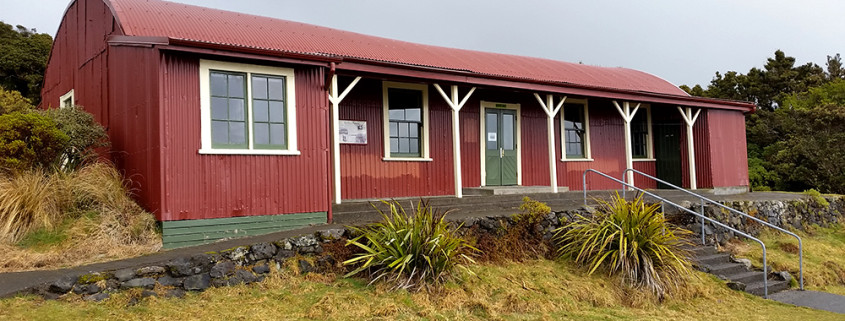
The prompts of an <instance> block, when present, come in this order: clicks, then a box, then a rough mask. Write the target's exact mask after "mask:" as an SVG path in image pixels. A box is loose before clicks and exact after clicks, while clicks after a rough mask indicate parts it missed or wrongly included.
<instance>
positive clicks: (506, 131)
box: [502, 114, 514, 150]
mask: <svg viewBox="0 0 845 321" xmlns="http://www.w3.org/2000/svg"><path fill="white" fill-rule="evenodd" d="M513 118H514V117H513V115H511V114H503V115H502V148H504V149H505V150H513V147H514V146H513V136H514V135H513V134H514V133H513Z"/></svg>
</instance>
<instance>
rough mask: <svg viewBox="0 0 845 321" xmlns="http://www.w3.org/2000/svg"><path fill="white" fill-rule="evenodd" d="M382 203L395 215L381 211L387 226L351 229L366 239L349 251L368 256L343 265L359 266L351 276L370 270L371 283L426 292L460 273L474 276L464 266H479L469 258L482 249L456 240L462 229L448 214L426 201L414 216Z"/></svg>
mask: <svg viewBox="0 0 845 321" xmlns="http://www.w3.org/2000/svg"><path fill="white" fill-rule="evenodd" d="M382 202H383V203H384V204H386V205H388V206H389V211H388V212H384V211H382V210H380V209H378V208H376V210H378V211H379V213H380V214H381V215H382V217H383V218H384V220H383V221H382V222H381V223H376V224H372V225H369V226H366V227H363V228H356V227H350V229H351V230H352V231H353V232H355V233H359V234H360V235H359V236H358V237H355V238H353V239H351V240H349V241H348V242H347V246H350V245H351V246H357V247H359V248H360V249H362V250H363V252H362V253H360V254H358V255H356V256H355V257H353V258H352V259H349V260H347V261H345V262H343V263H344V264H346V265H358V267H357V268H356V269H355V270H353V271H352V272H350V273H348V274H347V275H346V276H347V277H349V276H352V275H356V274H358V273H361V272H364V271H368V272H369V276H370V278H371V282H370V283H371V284H372V283H374V282H376V281H379V280H384V281H386V282H388V283H393V284H394V288H398V289H420V288H423V287H426V286H428V285H434V284H441V283H442V282H444V281H446V280H449V279H451V278H453V277H456V276H458V273H457V272H458V270H464V271H469V270H468V269H467V268H466V266H465V265H464V264H467V263H474V261H473V260H472V258H470V257H469V256H468V255H467V254H466V253H467V252H473V251H476V250H475V248H473V247H472V246H470V245H469V244H468V243H467V242H466V241H465V240H463V239H462V238H460V237H458V236H456V235H455V230H457V227H450V226H449V224H448V222H446V221H445V219H444V218H445V216H446V214H447V213H446V212H441V211H437V210H434V209H432V208H431V206H429V204H428V202H424V201H422V200H420V201H419V202H418V203H417V206H416V209H415V210H414V212H413V213H412V214H410V215H409V214H408V213H406V212H405V209H404V208H402V206H401V205H400V204H399V203H398V202H396V201H392V202H387V201H382ZM374 207H375V206H374ZM470 273H471V272H470Z"/></svg>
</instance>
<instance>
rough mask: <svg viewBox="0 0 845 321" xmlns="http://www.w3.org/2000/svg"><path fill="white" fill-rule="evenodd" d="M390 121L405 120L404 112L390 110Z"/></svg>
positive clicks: (402, 110) (401, 110)
mask: <svg viewBox="0 0 845 321" xmlns="http://www.w3.org/2000/svg"><path fill="white" fill-rule="evenodd" d="M390 120H405V110H404V109H391V110H390Z"/></svg>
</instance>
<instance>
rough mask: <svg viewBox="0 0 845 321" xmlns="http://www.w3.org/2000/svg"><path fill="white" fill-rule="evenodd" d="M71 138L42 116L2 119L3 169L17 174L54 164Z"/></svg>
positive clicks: (0, 151)
mask: <svg viewBox="0 0 845 321" xmlns="http://www.w3.org/2000/svg"><path fill="white" fill-rule="evenodd" d="M68 139H69V138H68V136H67V135H66V134H65V133H63V132H62V131H61V130H59V129H58V128H57V127H56V123H55V122H54V121H53V120H51V119H50V118H48V117H46V116H44V115H41V114H39V113H20V112H14V113H11V114H5V115H0V169H5V170H7V171H11V172H18V171H22V170H26V169H30V168H36V167H46V166H48V165H50V164H53V163H54V162H55V161H56V159H57V158H58V156H59V155H60V154H61V153H62V151H63V150H64V149H65V147H66V146H67V143H68Z"/></svg>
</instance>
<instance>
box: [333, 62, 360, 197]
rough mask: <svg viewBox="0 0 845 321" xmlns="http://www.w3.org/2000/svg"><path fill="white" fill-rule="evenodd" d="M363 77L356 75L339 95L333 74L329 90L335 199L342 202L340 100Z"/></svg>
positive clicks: (335, 76) (335, 77)
mask: <svg viewBox="0 0 845 321" xmlns="http://www.w3.org/2000/svg"><path fill="white" fill-rule="evenodd" d="M360 80H361V77H355V80H353V81H352V83H350V84H349V86H346V89H344V90H343V93H341V94H340V95H338V93H337V92H338V86H337V75H332V85H331V88H330V90H329V102H331V103H332V124H331V125H332V136H333V139H332V165H333V168H334V201H335V203H337V204H340V130H339V126H340V114H339V110H340V102H341V101H343V99H344V98H346V95H347V94H349V91H351V90H352V88H353V87H355V85H356V84H358V81H360Z"/></svg>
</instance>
